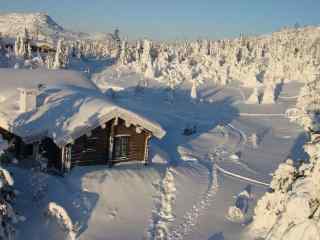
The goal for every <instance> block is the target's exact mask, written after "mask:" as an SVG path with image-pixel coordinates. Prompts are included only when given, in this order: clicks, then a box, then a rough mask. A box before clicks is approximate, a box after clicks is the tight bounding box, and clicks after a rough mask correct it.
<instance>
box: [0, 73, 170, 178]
mask: <svg viewBox="0 0 320 240" xmlns="http://www.w3.org/2000/svg"><path fill="white" fill-rule="evenodd" d="M0 80H1V84H2V86H3V87H2V88H1V89H0V99H1V102H0V133H1V134H2V136H3V138H4V139H6V140H8V141H9V142H10V145H11V146H12V147H11V149H10V151H11V152H12V153H13V154H14V155H15V156H16V157H17V158H19V159H21V161H23V159H26V158H31V159H34V160H39V159H40V158H41V159H46V161H47V164H48V167H49V168H52V169H55V170H57V171H59V172H62V173H63V172H67V171H69V170H70V169H71V168H72V167H74V166H79V165H93V164H101V165H108V166H112V165H114V164H117V163H122V162H131V161H134V162H141V163H145V164H147V163H148V162H149V157H148V149H149V148H148V144H149V140H150V139H151V138H152V137H156V138H159V139H161V138H162V137H163V136H164V135H165V131H164V130H163V129H162V127H161V126H160V125H159V124H158V123H156V122H154V121H152V120H150V119H148V118H146V117H144V116H142V115H141V114H137V113H135V112H133V111H130V110H128V109H125V108H123V107H121V106H118V105H117V104H115V103H114V102H113V101H112V100H111V99H108V98H107V97H106V96H105V95H104V94H102V93H101V92H100V91H99V90H98V89H97V88H96V86H95V85H94V84H93V83H92V82H91V81H90V80H89V79H86V78H85V77H84V76H82V75H81V74H79V73H76V72H73V71H66V70H59V71H47V70H11V69H9V70H4V69H0Z"/></svg>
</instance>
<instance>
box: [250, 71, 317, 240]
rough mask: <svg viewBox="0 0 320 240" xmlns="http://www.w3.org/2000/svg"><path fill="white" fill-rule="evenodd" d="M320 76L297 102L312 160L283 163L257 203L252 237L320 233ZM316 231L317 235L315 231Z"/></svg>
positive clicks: (275, 239) (298, 238)
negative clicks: (267, 190)
mask: <svg viewBox="0 0 320 240" xmlns="http://www.w3.org/2000/svg"><path fill="white" fill-rule="evenodd" d="M318 81H319V79H318V77H316V78H315V81H310V82H308V83H306V86H305V87H304V88H303V89H302V90H301V93H300V97H299V98H298V103H297V115H298V116H297V117H296V118H295V120H298V123H300V124H301V125H302V126H303V127H304V128H305V130H307V131H308V132H309V136H310V140H309V142H307V143H306V144H305V146H304V149H305V151H306V153H307V154H308V155H309V161H304V162H303V163H302V164H301V165H300V166H298V168H297V167H295V166H294V164H293V161H292V160H288V161H287V162H285V163H282V164H280V166H279V168H278V169H277V170H276V171H275V173H274V174H273V178H272V181H271V184H270V187H271V188H272V190H273V191H272V192H268V193H266V194H265V195H264V196H263V197H262V198H261V199H260V200H259V201H258V203H257V206H256V208H255V216H254V218H253V222H252V224H251V225H250V228H249V231H248V234H247V235H248V236H247V238H248V239H254V238H256V237H262V238H264V239H266V240H304V239H318V237H319V236H320V235H319V233H320V226H319V224H318V223H319V220H320V142H319V137H320V131H319V130H320V128H319V125H320V119H319V118H318V117H316V116H317V114H318V111H319V107H320V106H319V104H320V102H318V98H319V94H320V88H318V86H319V83H318ZM312 234H314V235H312Z"/></svg>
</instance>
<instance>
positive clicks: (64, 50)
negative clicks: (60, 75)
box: [53, 39, 69, 69]
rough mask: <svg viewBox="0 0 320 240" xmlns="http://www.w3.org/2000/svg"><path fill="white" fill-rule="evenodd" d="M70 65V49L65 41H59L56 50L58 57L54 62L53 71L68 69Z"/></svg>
mask: <svg viewBox="0 0 320 240" xmlns="http://www.w3.org/2000/svg"><path fill="white" fill-rule="evenodd" d="M68 63H69V52H68V47H67V46H66V44H65V43H64V41H63V40H61V39H60V40H59V41H58V44H57V49H56V55H55V58H54V62H53V69H60V68H67V66H68Z"/></svg>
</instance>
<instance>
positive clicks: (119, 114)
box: [55, 107, 166, 146]
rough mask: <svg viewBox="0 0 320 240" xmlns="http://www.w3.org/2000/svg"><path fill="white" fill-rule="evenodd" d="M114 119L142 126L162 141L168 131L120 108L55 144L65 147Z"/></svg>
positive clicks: (57, 140)
mask: <svg viewBox="0 0 320 240" xmlns="http://www.w3.org/2000/svg"><path fill="white" fill-rule="evenodd" d="M114 118H121V119H123V120H125V121H128V122H129V123H130V124H133V125H138V126H141V127H142V128H144V129H146V130H148V131H150V132H151V133H152V134H153V135H154V136H155V137H157V138H159V139H162V138H163V137H164V136H165V135H166V131H165V130H164V129H163V128H162V127H161V126H160V125H159V124H158V123H155V122H153V121H151V120H149V119H146V118H144V117H142V116H140V115H138V114H136V113H133V112H131V111H128V110H125V109H123V108H120V107H116V108H115V109H114V110H112V111H111V112H109V113H107V114H105V115H103V116H102V117H100V118H99V119H98V120H97V121H96V122H94V123H92V124H91V125H90V126H85V127H82V128H81V129H80V130H79V129H78V130H77V131H75V132H73V133H71V134H69V135H65V136H64V137H61V138H58V139H56V140H55V143H56V144H57V145H58V146H64V145H67V144H69V143H72V142H73V141H74V140H76V139H78V138H79V137H81V136H83V135H85V134H86V133H88V132H90V131H92V130H93V129H95V128H97V127H98V126H101V125H103V124H105V123H107V122H108V121H110V120H111V119H114Z"/></svg>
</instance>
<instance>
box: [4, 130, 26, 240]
mask: <svg viewBox="0 0 320 240" xmlns="http://www.w3.org/2000/svg"><path fill="white" fill-rule="evenodd" d="M7 147H8V144H7V143H6V141H4V140H3V139H2V136H1V142H0V149H1V152H0V154H1V155H2V154H3V151H4V150H5V149H6V148H7ZM13 184H14V180H13V178H12V176H11V174H10V173H9V172H8V171H7V170H6V169H5V168H3V167H0V239H1V240H11V239H14V238H15V232H16V231H15V224H16V223H17V222H18V221H19V220H20V219H22V217H19V216H18V215H17V214H16V212H15V211H14V209H13V206H12V203H13V201H14V199H15V192H14V189H13Z"/></svg>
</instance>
